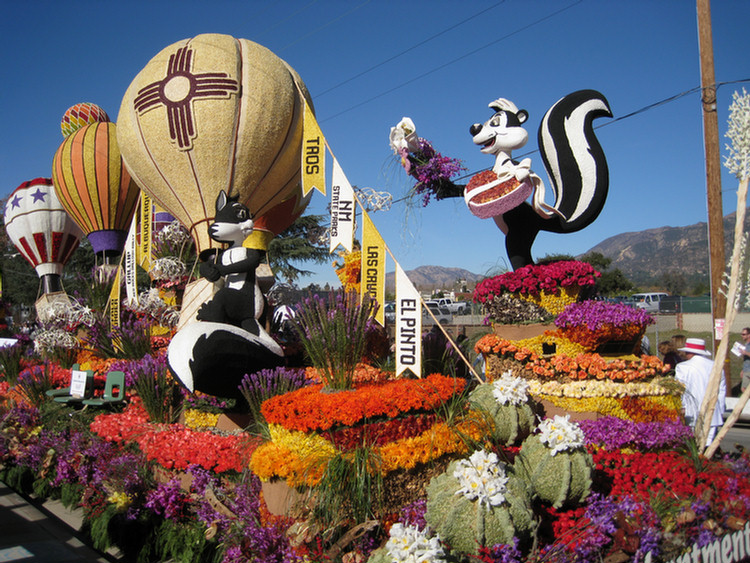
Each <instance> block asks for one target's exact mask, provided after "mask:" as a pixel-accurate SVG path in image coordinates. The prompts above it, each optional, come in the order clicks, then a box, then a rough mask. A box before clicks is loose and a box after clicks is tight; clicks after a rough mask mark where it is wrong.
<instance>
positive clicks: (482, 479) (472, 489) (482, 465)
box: [453, 450, 508, 510]
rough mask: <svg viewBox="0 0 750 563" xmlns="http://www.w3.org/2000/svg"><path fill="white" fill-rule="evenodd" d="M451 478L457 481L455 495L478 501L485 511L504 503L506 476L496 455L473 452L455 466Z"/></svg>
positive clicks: (503, 465)
mask: <svg viewBox="0 0 750 563" xmlns="http://www.w3.org/2000/svg"><path fill="white" fill-rule="evenodd" d="M453 476H454V477H455V478H456V479H457V480H458V490H457V491H456V493H455V494H457V495H463V496H464V497H465V498H467V499H469V500H470V501H478V502H479V505H480V506H482V505H484V506H485V507H486V508H487V510H489V509H490V507H495V506H500V505H501V504H503V503H504V502H505V493H506V492H507V491H508V487H507V485H508V476H507V475H506V473H505V464H501V463H500V460H499V459H498V457H497V454H496V453H494V452H490V453H487V452H486V451H484V450H477V451H475V452H474V453H473V454H471V456H470V457H469V459H462V460H460V461H459V462H458V463H457V464H456V466H455V469H454V470H453Z"/></svg>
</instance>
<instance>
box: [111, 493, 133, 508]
mask: <svg viewBox="0 0 750 563" xmlns="http://www.w3.org/2000/svg"><path fill="white" fill-rule="evenodd" d="M107 502H110V503H112V504H114V505H115V508H117V510H118V511H119V512H122V511H124V510H125V509H127V508H128V506H130V504H131V503H132V502H133V499H132V498H131V497H130V495H129V494H127V493H121V492H115V493H112V494H111V495H109V496H108V497H107Z"/></svg>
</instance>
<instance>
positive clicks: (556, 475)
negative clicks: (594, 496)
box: [515, 434, 594, 508]
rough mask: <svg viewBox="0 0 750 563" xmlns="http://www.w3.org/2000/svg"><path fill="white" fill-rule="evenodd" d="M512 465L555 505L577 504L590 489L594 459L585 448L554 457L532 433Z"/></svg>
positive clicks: (539, 494)
mask: <svg viewBox="0 0 750 563" xmlns="http://www.w3.org/2000/svg"><path fill="white" fill-rule="evenodd" d="M515 467H516V468H517V471H518V473H519V474H521V475H524V476H525V479H526V481H527V482H528V483H529V484H530V485H531V487H532V489H533V491H534V493H535V494H536V496H537V497H538V498H539V499H541V500H542V501H544V502H548V503H550V504H551V505H552V506H554V507H555V508H560V507H562V506H575V505H577V504H580V503H581V502H582V501H583V500H584V499H585V498H586V497H587V496H588V494H589V492H590V491H591V483H592V480H591V477H592V474H593V472H594V462H593V460H592V458H591V454H589V453H588V452H587V451H586V450H585V449H584V448H579V449H576V450H573V451H563V452H557V454H555V455H554V456H553V455H552V454H551V451H550V450H549V449H548V448H547V446H545V445H544V444H543V443H542V441H541V440H540V439H539V436H538V435H536V434H532V435H531V436H529V437H528V438H526V440H524V442H523V444H521V452H520V453H519V454H518V456H517V457H516V461H515Z"/></svg>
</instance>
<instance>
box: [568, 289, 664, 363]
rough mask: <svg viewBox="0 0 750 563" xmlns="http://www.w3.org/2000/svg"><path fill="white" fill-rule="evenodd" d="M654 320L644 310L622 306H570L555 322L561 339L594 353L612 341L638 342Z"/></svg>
mask: <svg viewBox="0 0 750 563" xmlns="http://www.w3.org/2000/svg"><path fill="white" fill-rule="evenodd" d="M653 323H654V319H653V317H652V316H651V315H650V314H648V313H647V312H646V311H644V310H643V309H636V308H634V307H630V306H629V305H624V304H622V303H609V302H606V301H591V300H589V301H582V302H580V303H571V304H570V305H568V306H567V307H565V309H564V310H563V311H562V313H560V314H559V315H558V316H557V318H556V319H555V325H556V326H557V327H558V328H559V330H560V333H561V335H562V336H564V337H565V338H567V339H568V340H572V341H573V342H577V343H579V344H581V345H582V346H584V347H585V348H586V349H587V350H589V351H590V350H594V349H596V348H597V347H599V346H600V345H602V344H605V343H608V342H612V341H634V340H639V339H640V337H641V336H642V335H643V332H644V331H645V330H646V327H647V326H648V325H650V324H653Z"/></svg>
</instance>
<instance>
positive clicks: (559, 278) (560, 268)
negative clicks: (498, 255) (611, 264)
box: [474, 260, 601, 303]
mask: <svg viewBox="0 0 750 563" xmlns="http://www.w3.org/2000/svg"><path fill="white" fill-rule="evenodd" d="M599 276H601V274H600V273H599V272H597V271H596V270H595V269H594V268H593V266H591V264H588V263H587V262H580V261H578V260H563V261H560V262H552V263H550V264H531V265H529V266H524V267H523V268H519V269H517V270H514V271H512V272H506V273H504V274H501V275H499V276H495V277H492V278H487V279H485V280H482V281H481V282H480V283H478V284H477V286H476V289H475V290H474V301H477V302H479V303H486V302H487V301H491V300H492V298H493V297H494V296H496V295H502V294H503V293H516V294H519V296H526V295H538V294H540V293H542V292H546V293H552V294H555V293H558V292H560V290H562V289H565V288H571V289H575V288H582V287H587V286H593V285H594V284H595V283H596V279H597V278H598V277H599Z"/></svg>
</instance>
